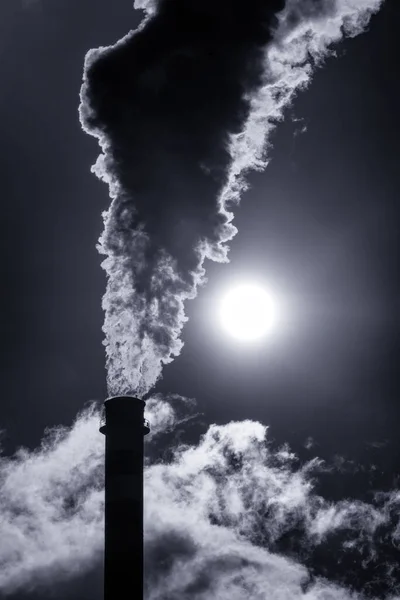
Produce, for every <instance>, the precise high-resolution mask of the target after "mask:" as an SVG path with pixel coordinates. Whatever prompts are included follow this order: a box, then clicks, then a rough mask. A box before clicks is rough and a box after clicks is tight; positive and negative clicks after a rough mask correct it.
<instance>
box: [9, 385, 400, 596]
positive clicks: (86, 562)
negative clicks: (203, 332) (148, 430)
mask: <svg viewBox="0 0 400 600" xmlns="http://www.w3.org/2000/svg"><path fill="white" fill-rule="evenodd" d="M191 404H192V403H191V402H189V404H188V403H187V402H186V401H185V400H184V399H182V398H180V397H175V396H171V397H164V398H161V397H159V396H157V397H155V398H153V399H152V401H151V403H150V404H149V405H148V407H147V411H146V412H147V414H146V416H147V417H149V418H150V419H151V420H154V419H155V417H156V415H158V416H159V420H158V424H157V432H158V436H162V435H163V433H162V432H163V431H170V430H171V429H172V428H173V427H176V426H177V425H178V424H179V422H181V421H182V418H183V416H184V410H183V406H184V405H186V406H187V409H188V410H187V413H186V416H187V417H188V416H190V414H191V411H192V412H193V406H191ZM98 425H99V411H98V409H96V407H94V406H93V407H91V408H89V409H87V410H86V411H84V412H83V413H82V414H81V415H79V416H78V418H77V420H76V422H75V424H74V425H73V427H72V428H71V429H66V428H57V429H55V430H53V431H50V432H48V434H47V436H46V437H45V438H44V440H43V442H42V445H41V447H40V448H38V449H37V450H35V451H33V452H28V451H22V450H21V451H19V452H18V453H17V454H16V455H15V456H14V457H11V458H9V459H6V458H4V459H2V460H0V515H1V516H0V535H1V544H0V595H1V594H3V593H12V592H15V591H17V590H20V589H21V588H22V589H25V590H26V589H29V588H31V589H32V588H36V589H37V591H38V592H40V591H42V592H43V593H42V594H41V597H44V596H45V593H44V592H45V591H46V589H47V590H49V588H50V590H51V589H56V590H57V594H56V595H57V597H58V598H61V597H64V596H62V590H63V581H66V580H71V579H74V578H75V577H77V576H78V575H82V574H83V573H86V572H88V571H89V570H91V569H93V568H96V566H97V567H98V569H99V578H101V576H100V570H101V569H100V566H101V562H102V549H103V510H104V506H103V501H104V490H103V486H104V481H103V468H102V465H103V460H104V437H103V436H101V435H100V434H99V433H98ZM153 441H154V438H153V440H151V439H150V440H149V441H148V442H147V443H148V446H147V450H146V454H147V458H148V465H147V467H146V470H145V497H146V502H145V513H144V525H145V561H146V570H145V576H146V581H145V583H146V598H148V600H165V599H166V598H171V599H174V600H189V599H196V600H206V599H207V600H210V599H211V598H218V600H225V599H228V598H229V599H230V600H232V599H234V600H247V599H248V598H252V599H255V600H258V599H259V600H261V599H263V600H264V599H265V598H266V597H268V598H271V600H289V598H290V599H291V600H293V599H296V598H299V600H300V599H302V600H311V599H312V600H326V599H327V598H330V599H332V600H336V599H337V600H350V599H351V598H352V599H353V600H355V599H357V598H362V597H364V598H365V597H373V598H379V599H380V600H383V599H384V598H387V599H389V598H394V597H396V594H397V597H399V594H400V570H399V564H400V561H399V558H400V551H399V547H400V517H399V515H400V511H399V509H400V492H399V491H398V490H392V491H391V492H389V493H386V494H384V493H375V494H373V495H371V498H370V500H369V501H368V502H367V501H366V500H364V501H361V500H358V499H351V498H349V499H346V500H342V501H340V502H332V501H329V500H328V499H326V498H324V496H323V495H322V494H321V493H319V492H318V490H317V487H318V482H319V481H320V479H321V477H323V475H324V474H327V473H329V471H330V470H334V471H335V477H340V475H338V473H337V470H335V469H334V467H333V466H332V465H331V466H329V465H328V464H325V463H323V462H322V461H321V460H319V459H317V458H314V459H313V460H311V461H308V462H303V463H302V462H301V461H300V460H299V459H298V457H297V456H296V455H295V454H294V453H293V452H291V451H290V449H289V448H287V447H282V448H278V447H276V446H274V445H273V444H272V443H271V442H270V441H269V433H268V428H267V427H265V426H264V425H262V424H261V423H257V422H254V421H245V422H243V423H236V422H232V423H228V424H227V425H223V426H217V425H211V426H210V427H209V428H208V429H206V430H205V433H204V434H203V435H202V437H201V438H200V440H199V443H198V444H197V445H182V444H181V445H178V446H177V447H176V448H175V450H174V451H173V452H172V453H171V456H170V458H169V459H168V460H164V461H163V462H160V461H159V460H158V459H156V458H155V457H154V453H153V450H154V446H153ZM152 456H153V458H152ZM326 476H329V475H326ZM66 597H71V595H69V596H68V595H67V596H66Z"/></svg>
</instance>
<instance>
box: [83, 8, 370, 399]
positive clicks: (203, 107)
mask: <svg viewBox="0 0 400 600" xmlns="http://www.w3.org/2000/svg"><path fill="white" fill-rule="evenodd" d="M380 5H381V0H309V1H307V0H306V1H303V0H301V1H298V0H286V2H285V1H284V0H270V1H266V0H249V1H248V2H246V3H245V4H243V3H241V2H238V1H237V0H224V1H222V0H221V1H220V2H209V1H197V0H159V1H154V0H150V1H145V0H138V1H137V2H136V4H135V7H136V8H140V9H142V10H145V11H146V13H147V16H146V18H145V20H144V22H143V23H142V25H141V26H140V27H139V28H138V30H137V31H134V32H130V33H129V34H128V35H127V36H126V37H125V38H123V39H122V40H120V41H119V42H117V43H116V44H115V45H114V46H110V47H107V48H99V49H95V50H91V51H90V52H88V54H87V56H86V61H85V72H84V83H83V86H82V90H81V106H80V118H81V123H82V126H83V128H84V130H85V131H86V132H87V133H89V134H90V135H93V136H95V137H96V138H97V139H98V141H99V144H100V146H101V148H102V154H101V155H100V156H99V158H98V160H97V162H96V164H95V165H94V167H93V171H94V172H95V173H96V175H97V176H98V177H99V178H101V179H103V180H104V181H105V182H107V183H108V185H109V189H110V196H111V198H112V202H111V206H110V208H109V210H108V211H107V212H106V213H105V214H104V232H103V234H102V236H101V238H100V241H99V251H100V252H101V253H102V254H104V255H105V257H106V258H105V260H104V262H103V267H104V269H105V270H106V272H107V276H108V286H107V291H106V294H105V296H104V298H103V307H104V310H105V323H104V332H105V336H106V340H105V345H106V351H107V369H108V384H109V391H110V393H111V394H121V393H134V394H136V395H138V396H142V395H144V394H145V393H147V392H148V391H149V390H150V389H151V387H152V386H153V385H154V384H155V382H156V381H157V379H158V378H159V376H160V374H161V370H162V365H163V364H166V363H168V362H171V360H173V357H174V356H177V355H178V354H179V352H180V350H181V348H182V342H181V340H180V337H179V336H180V333H181V330H182V327H183V325H184V323H185V321H186V317H185V313H184V301H185V300H186V299H188V298H193V297H194V296H195V295H196V293H197V288H198V286H199V285H200V284H201V283H202V282H203V281H204V274H205V271H204V267H203V263H204V259H205V258H209V259H212V260H216V261H226V260H227V252H228V248H227V242H228V241H229V240H231V239H232V238H233V236H234V235H235V233H236V228H235V227H234V226H233V224H232V219H233V213H232V212H231V209H232V207H233V206H234V205H235V203H237V202H238V201H239V199H240V195H241V193H242V191H243V190H244V189H245V188H246V183H245V175H246V173H247V171H248V170H249V169H263V168H264V167H265V166H266V164H267V157H266V150H267V148H268V136H269V133H270V132H271V130H272V129H273V128H274V126H275V125H276V123H277V122H278V121H279V120H280V119H281V118H282V115H283V110H284V108H285V107H286V106H288V104H290V102H291V100H292V99H293V97H294V95H295V93H296V92H297V91H298V90H300V89H302V88H304V87H305V86H307V85H308V84H309V82H310V80H311V76H312V73H313V69H314V67H315V66H316V65H318V64H320V63H321V62H322V61H323V60H324V58H326V57H327V56H328V55H329V54H330V53H331V48H332V44H333V43H336V42H338V41H340V40H341V39H342V38H343V37H344V36H355V35H357V34H358V33H360V32H362V31H363V30H364V29H365V27H366V26H367V24H368V22H369V19H370V17H371V15H372V14H373V13H374V12H376V11H377V10H378V9H379V7H380Z"/></svg>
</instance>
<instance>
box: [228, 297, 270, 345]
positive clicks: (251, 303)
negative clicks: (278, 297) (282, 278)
mask: <svg viewBox="0 0 400 600" xmlns="http://www.w3.org/2000/svg"><path fill="white" fill-rule="evenodd" d="M274 319H275V309H274V304H273V301H272V298H271V296H270V295H269V294H268V293H267V292H266V291H265V290H264V289H263V288H261V287H258V286H256V285H241V286H239V287H236V288H234V289H232V290H230V291H229V292H228V293H227V294H226V296H225V297H224V298H223V300H222V303H221V321H222V325H223V327H224V329H225V330H226V331H227V332H228V333H229V334H230V335H232V336H233V337H235V338H237V339H239V340H243V341H252V340H256V339H258V338H261V337H263V336H264V335H266V334H267V333H269V332H270V330H271V328H272V325H273V323H274Z"/></svg>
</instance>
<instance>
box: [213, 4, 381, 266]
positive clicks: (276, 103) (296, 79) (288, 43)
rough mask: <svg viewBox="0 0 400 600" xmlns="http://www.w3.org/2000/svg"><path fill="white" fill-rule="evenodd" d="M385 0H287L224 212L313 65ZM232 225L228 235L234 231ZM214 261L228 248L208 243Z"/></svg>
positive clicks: (263, 155) (237, 148)
mask: <svg viewBox="0 0 400 600" xmlns="http://www.w3.org/2000/svg"><path fill="white" fill-rule="evenodd" d="M382 4H383V0H320V1H318V2H315V1H314V0H287V3H286V7H285V9H284V10H283V11H282V13H281V14H280V16H279V26H278V28H277V30H276V32H275V36H274V44H272V45H271V46H269V47H268V49H267V51H266V55H265V82H264V85H263V86H262V87H261V89H260V90H259V91H258V92H257V94H256V95H255V96H254V97H253V98H252V111H251V114H250V117H249V119H248V121H247V123H246V126H245V128H244V130H243V132H241V133H240V134H238V135H235V136H233V137H232V139H231V147H230V150H231V155H232V157H233V164H232V168H231V171H230V174H229V181H228V183H227V186H226V187H225V189H224V191H223V193H222V195H221V198H220V207H221V211H222V212H223V213H225V214H228V215H229V216H230V220H233V217H234V214H233V213H232V212H229V209H228V207H229V205H230V204H231V203H239V201H240V199H241V196H242V193H243V192H244V191H245V190H246V188H247V184H246V181H245V176H246V174H247V173H248V171H250V170H256V171H262V170H264V169H265V168H266V166H267V164H268V150H269V149H270V148H269V142H268V140H269V137H270V135H271V133H272V131H273V130H274V128H275V127H276V125H277V123H278V122H279V121H281V120H282V119H283V117H284V110H285V108H287V107H288V106H290V104H291V102H292V101H293V99H294V97H295V96H296V94H297V93H298V92H299V91H301V90H304V89H305V88H306V87H307V86H308V85H309V84H310V83H311V80H312V76H313V74H314V72H315V67H317V66H319V65H321V63H323V61H324V60H326V59H327V58H328V57H329V56H332V55H334V46H335V44H337V43H339V42H340V41H342V40H343V38H346V37H355V36H357V35H359V34H360V33H362V32H363V31H365V29H366V28H367V26H368V24H369V22H370V19H371V17H372V15H373V14H375V13H377V12H378V11H379V9H380V8H381V6H382ZM236 232H237V230H236V228H235V227H233V229H232V231H231V233H230V237H231V238H232V237H233V236H234V235H235V234H236ZM205 252H206V255H207V256H208V257H209V258H211V259H213V260H221V261H225V260H227V248H226V247H223V246H222V245H220V246H219V247H214V248H206V249H205Z"/></svg>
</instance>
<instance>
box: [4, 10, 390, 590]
mask: <svg viewBox="0 0 400 600" xmlns="http://www.w3.org/2000/svg"><path fill="white" fill-rule="evenodd" d="M141 19H142V14H141V13H140V12H138V11H134V10H133V8H132V3H131V1H125V0H116V1H114V2H112V3H111V2H106V1H105V0H97V1H96V2H95V1H94V0H41V1H39V0H37V1H36V2H35V1H34V0H32V1H30V2H22V0H2V2H1V6H0V23H1V25H0V28H1V33H0V56H1V60H0V72H1V82H2V85H1V91H0V115H1V120H0V128H1V139H2V142H3V143H2V146H1V150H0V152H1V160H0V172H1V180H2V199H3V211H2V214H1V231H2V235H1V242H0V243H1V256H2V261H1V280H2V290H3V291H2V294H1V315H2V318H1V338H2V360H1V363H0V364H1V381H2V400H1V412H0V425H1V428H2V430H3V434H2V446H3V450H4V455H5V456H11V455H13V453H14V452H15V451H16V449H17V448H19V447H20V446H24V447H26V448H28V449H30V450H33V449H35V448H37V447H38V446H39V444H40V441H41V439H42V436H43V433H44V430H45V429H46V428H47V427H53V426H56V425H65V426H67V427H70V426H71V425H72V423H73V421H74V420H75V418H76V415H77V413H78V412H79V411H81V410H82V409H83V408H84V407H85V406H88V404H89V403H90V402H91V401H93V400H95V401H96V402H98V403H100V402H101V401H102V400H103V399H104V398H105V397H107V386H106V374H105V357H104V346H103V345H102V341H103V337H104V334H103V332H102V325H103V318H104V316H103V312H102V307H101V298H102V296H103V294H104V290H105V286H106V276H105V273H104V271H103V270H102V269H101V268H100V262H101V257H100V255H99V254H98V252H97V250H96V244H97V240H98V238H99V236H100V234H101V231H102V227H103V222H102V216H101V213H102V211H104V210H105V209H106V208H108V206H109V196H108V189H107V186H106V185H105V184H104V183H103V182H101V181H99V180H98V179H97V178H96V177H95V176H94V175H93V174H92V173H91V172H90V168H91V165H92V164H93V163H94V162H95V160H96V158H97V155H98V147H97V143H96V140H95V139H94V138H91V137H90V136H88V135H85V133H84V132H83V131H82V125H81V123H80V121H79V115H78V106H79V101H80V100H79V93H80V87H81V84H82V75H83V66H84V58H85V54H86V52H87V51H88V50H90V49H91V48H97V47H99V46H106V45H109V44H113V43H115V42H116V41H117V40H118V39H120V38H121V37H122V36H124V35H125V34H126V33H127V32H128V31H129V30H130V29H135V28H136V27H137V26H138V24H139V22H140V20H141ZM399 28H400V6H399V5H398V3H397V0H387V1H386V2H385V4H384V6H383V7H382V9H381V10H380V12H379V13H378V14H377V15H375V16H373V17H372V19H371V22H370V24H369V26H368V28H367V31H366V32H365V33H363V34H362V35H359V36H357V37H355V38H354V39H347V40H344V41H342V42H341V43H340V44H338V46H337V48H336V56H335V57H329V58H328V59H327V60H326V63H325V64H324V65H323V66H322V67H320V68H318V69H317V70H316V72H315V75H314V77H313V81H312V83H311V85H310V87H309V88H308V89H307V90H304V91H301V92H300V93H299V94H298V96H297V97H296V98H295V100H294V102H293V103H292V105H291V106H290V107H289V108H287V109H286V111H285V113H284V114H285V119H284V121H283V122H282V123H280V124H278V126H277V128H276V130H275V131H274V132H273V134H272V136H271V137H270V142H271V148H270V150H269V158H270V163H269V165H268V167H267V168H266V169H265V171H264V172H262V173H254V172H253V173H251V174H250V176H249V178H248V180H249V183H250V185H251V187H250V189H249V190H248V191H246V192H245V193H244V194H243V197H242V201H241V204H240V206H239V207H237V208H235V219H234V225H235V226H236V227H237V228H238V234H237V235H236V237H234V239H233V240H232V242H230V248H231V249H230V252H229V258H230V262H229V263H228V264H219V263H214V262H211V261H206V264H205V266H206V270H207V278H208V282H207V284H206V285H205V286H204V287H202V288H201V289H200V291H199V293H198V296H197V298H195V299H193V300H188V301H187V303H186V312H187V315H188V317H189V320H188V322H187V323H186V325H185V327H184V330H183V334H182V340H183V342H184V347H183V349H182V352H181V354H180V356H178V357H177V358H176V359H175V360H174V362H172V364H169V365H166V366H165V367H164V369H163V374H162V379H161V380H160V381H159V382H158V383H157V384H156V386H155V388H154V390H152V391H155V392H157V393H160V394H178V395H180V396H183V397H187V398H195V399H196V401H197V407H196V408H195V412H200V413H202V414H201V415H200V416H199V417H195V418H194V419H193V420H190V421H188V422H187V423H186V424H185V425H181V426H178V427H177V429H176V430H175V432H174V433H173V435H167V436H165V439H164V438H162V439H161V441H160V442H159V443H158V444H157V445H156V444H155V445H154V447H149V449H148V452H149V455H150V456H151V453H152V452H153V454H154V457H155V456H156V455H157V457H158V456H161V455H163V453H164V455H165V456H168V451H169V449H170V447H171V445H174V444H175V445H176V444H177V442H178V441H181V440H183V441H185V442H186V443H193V444H197V443H198V440H199V435H201V434H203V433H204V432H205V431H206V430H207V426H208V425H209V424H212V423H216V424H218V425H224V424H226V423H228V422H230V421H236V420H237V421H243V420H244V419H251V420H256V421H259V422H260V423H262V424H264V425H268V426H269V429H268V438H269V440H270V441H271V444H272V446H271V447H272V448H274V451H275V450H276V449H278V448H280V447H282V445H284V444H288V445H289V446H290V449H291V450H293V451H294V452H295V453H296V455H297V456H298V457H299V459H298V460H299V464H303V463H304V462H305V461H309V460H311V459H313V458H314V457H319V458H321V459H324V460H325V461H326V465H328V466H327V468H326V469H325V470H324V469H321V473H320V474H319V475H318V477H317V481H316V482H315V485H316V491H317V493H318V494H322V495H323V496H324V497H325V498H326V499H327V500H328V501H334V502H340V501H342V500H344V499H347V498H350V499H355V500H360V501H369V499H370V494H371V491H378V490H379V491H383V492H389V491H393V490H397V488H398V487H399V480H398V473H399V468H400V442H399V441H398V423H399V418H400V405H399V392H400V380H399V375H398V370H397V369H398V359H399V350H400V348H399V339H400V338H399V328H400V323H399V317H398V307H399V292H400V283H399V282H400V279H399V276H398V261H399V256H400V254H399V242H398V233H399V231H398V229H399V225H398V223H399V218H398V217H399V208H398V194H397V191H398V189H399V186H400V175H399V168H398V131H399V111H398V94H399V82H398V81H399V80H398V68H399V58H400V54H399V44H398V41H397V36H398V31H399ZM148 168H149V169H150V172H151V165H150V166H149V167H148ZM152 211H153V212H154V216H155V221H156V222H157V214H158V213H157V204H154V206H152ZM160 211H161V212H162V211H166V213H168V206H167V208H165V205H164V203H163V201H160ZM158 226H159V227H160V230H162V224H161V225H160V223H158ZM166 226H167V225H166ZM157 235H158V233H157ZM251 279H255V280H257V281H262V282H264V283H265V285H266V286H267V287H269V288H271V289H272V290H273V291H274V292H275V293H276V295H277V297H279V298H281V305H282V321H283V323H282V327H281V329H279V328H277V331H276V332H275V334H274V336H273V337H272V338H271V339H268V338H267V339H265V340H264V341H263V342H262V343H257V344H254V345H245V346H243V345H241V344H237V343H235V342H234V341H232V340H231V339H230V338H229V337H228V336H226V335H225V334H224V333H223V332H222V331H221V328H220V325H219V323H218V303H219V300H220V297H221V295H223V293H224V291H225V290H226V289H228V288H229V286H231V285H233V284H234V283H237V282H240V281H242V280H251ZM99 435H100V434H99ZM328 467H329V468H328ZM1 485H3V484H1ZM0 502H1V501H0ZM293 539H294V537H293ZM1 540H2V537H1V525H0V546H1V544H2V541H1ZM382 540H383V541H382ZM388 540H389V538H385V537H384V536H383V535H382V536H381V542H380V543H381V545H380V546H379V547H378V557H377V563H376V564H378V563H380V562H385V561H388V560H389V559H392V558H393V560H396V561H397V562H398V560H399V555H398V550H397V549H396V544H395V542H392V541H390V542H389V541H388ZM274 543H275V542H274ZM335 543H336V541H333V542H332V546H329V544H328V545H327V547H326V548H327V549H326V548H325V550H322V549H321V552H320V554H318V553H314V554H312V555H311V554H310V555H308V554H307V553H306V552H305V551H304V553H303V554H302V555H301V556H302V558H303V564H306V566H307V567H308V568H309V569H310V570H311V571H313V569H314V570H315V575H316V576H319V575H321V574H322V575H323V576H326V577H328V579H329V580H332V581H337V582H338V583H340V585H344V586H345V587H348V586H349V585H350V584H351V582H349V581H348V580H346V573H349V572H350V571H349V566H348V564H347V563H346V560H345V559H344V561H343V563H342V566H341V567H340V568H337V569H336V570H335V566H334V565H331V562H332V559H331V558H330V557H329V552H335V551H336V550H335V546H334V544H335ZM397 543H399V542H398V538H397ZM285 544H286V545H285ZM389 546H390V548H389ZM269 547H270V549H271V551H272V552H277V553H278V554H283V555H284V556H285V555H286V554H287V553H288V552H289V553H290V552H292V553H294V552H296V551H298V552H300V550H298V548H297V547H296V548H297V550H296V548H293V547H292V545H291V544H288V543H287V541H285V539H283V537H282V539H280V540H278V541H277V542H276V545H275V546H274V545H270V546H269ZM395 551H396V552H397V554H393V553H394V552H395ZM379 552H382V554H381V555H379ZM300 554H301V552H300ZM291 556H295V554H291ZM296 556H297V555H296ZM352 560H353V558H352ZM300 562H302V561H300ZM361 562H362V557H361V554H360V555H359V564H358V566H357V568H355V567H354V566H353V567H352V568H353V569H354V572H357V574H359V581H360V583H359V586H358V588H357V589H358V591H360V592H361V593H364V594H367V595H368V594H372V595H373V596H375V597H379V596H380V597H389V595H390V592H391V591H392V594H393V595H396V593H397V594H399V593H400V592H399V589H400V573H396V572H395V573H394V575H393V580H391V581H390V582H389V583H388V580H385V581H383V580H382V581H380V583H379V584H376V585H375V587H373V586H372V587H371V588H369V587H368V582H370V581H371V577H370V573H371V569H372V566H371V565H370V567H367V568H365V569H363V567H362V565H361ZM371 564H372V563H371ZM374 565H375V563H374ZM374 568H375V566H374ZM357 569H359V571H358V570H357ZM0 570H1V563H0ZM50 571H51V575H48V574H46V573H45V574H43V573H42V572H41V571H40V572H38V574H37V573H36V574H34V576H32V578H31V580H27V583H26V585H24V586H23V588H22V589H19V590H18V591H17V592H15V594H14V593H13V594H12V595H11V596H10V597H12V598H18V599H20V600H23V599H25V598H30V597H36V594H38V597H42V598H43V597H46V595H52V594H53V595H54V597H57V598H71V597H74V598H75V599H78V598H82V599H83V598H85V599H86V600H91V598H98V597H99V594H100V592H101V570H100V567H99V564H98V563H96V564H95V565H94V566H93V565H92V566H91V567H90V568H88V569H86V571H84V572H83V574H82V575H79V577H78V576H77V575H71V577H67V578H66V581H65V578H64V579H63V580H61V579H62V578H61V579H58V578H57V571H56V570H54V572H53V571H52V570H51V569H50ZM54 573H55V574H54ZM368 573H369V575H368ZM53 575H54V576H53ZM357 577H358V575H357ZM33 581H35V582H39V584H38V585H39V586H40V587H39V590H40V591H39V592H38V591H37V590H36V591H35V590H34V591H32V587H31V584H32V582H33ZM43 582H44V584H43ZM396 584H397V586H399V587H397V588H395V585H396ZM42 585H44V587H42ZM371 590H372V591H371ZM6 591H7V589H6V586H5V587H4V589H0V594H3V593H4V594H5V593H6ZM11 591H13V590H11ZM30 592H31V593H30ZM196 593H199V594H200V592H196ZM189 597H193V598H196V599H197V598H198V599H199V600H200V599H202V598H203V596H201V595H198V596H197V595H195V593H194V592H193V596H188V595H182V596H179V595H175V596H174V595H172V594H171V595H169V596H168V595H165V596H162V595H154V596H150V595H149V598H152V599H153V598H154V599H160V600H161V598H164V600H167V598H168V600H169V599H170V598H171V600H172V598H174V600H175V599H176V600H178V598H182V599H184V600H186V598H189ZM208 597H209V598H214V597H215V598H217V597H219V596H217V595H212V593H211V592H209V595H208ZM245 597H248V598H251V597H254V598H258V597H259V596H256V595H255V594H254V593H253V594H252V593H251V592H248V595H247V596H246V595H243V596H242V597H240V598H245ZM272 597H274V596H271V598H272ZM278 597H279V598H280V597H281V596H278V595H277V596H276V598H278ZM314 597H315V598H317V596H316V595H315V596H313V598H314ZM339 597H340V598H342V597H343V598H344V597H345V596H338V598H339ZM221 598H222V597H221ZM235 598H236V597H235ZM237 598H239V596H237Z"/></svg>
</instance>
